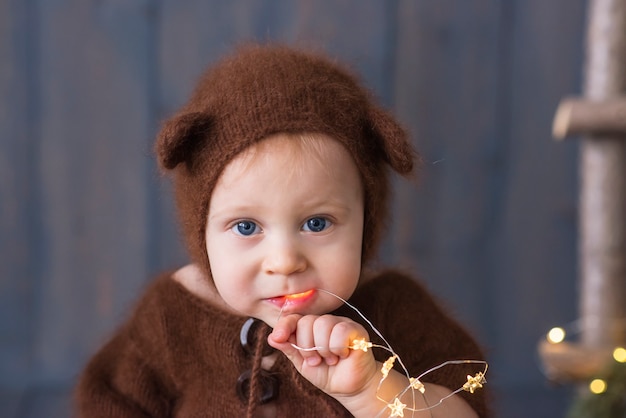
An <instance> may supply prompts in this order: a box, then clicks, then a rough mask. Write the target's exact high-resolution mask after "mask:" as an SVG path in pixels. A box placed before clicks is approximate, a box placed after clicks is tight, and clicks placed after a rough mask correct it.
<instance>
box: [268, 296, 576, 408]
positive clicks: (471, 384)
mask: <svg viewBox="0 0 626 418" xmlns="http://www.w3.org/2000/svg"><path fill="white" fill-rule="evenodd" d="M315 291H321V292H324V293H327V294H329V295H331V296H334V297H335V298H337V299H339V300H340V301H342V302H343V303H344V304H346V305H347V306H348V307H349V308H351V309H353V310H354V311H355V312H356V313H357V314H359V316H360V317H361V318H363V320H364V321H365V322H366V323H367V324H368V325H369V326H370V327H371V328H372V330H373V331H374V333H376V335H378V336H379V337H380V338H381V339H382V340H383V341H384V340H385V338H384V337H383V336H382V334H381V333H380V331H379V330H378V329H376V327H375V326H374V324H372V323H371V322H370V321H369V320H368V319H367V318H366V317H365V316H364V315H363V314H362V313H361V312H360V311H359V310H358V309H357V308H356V307H354V306H353V305H351V304H350V303H349V302H347V301H345V300H344V299H342V298H341V297H339V296H337V295H335V294H334V293H332V292H329V291H327V290H323V289H312V290H308V291H306V292H302V293H294V294H291V295H284V296H282V297H281V298H276V299H284V301H285V303H288V302H289V301H292V300H297V299H305V298H307V297H309V296H311V295H313V293H314V292H315ZM281 313H282V311H281ZM561 331H562V330H561ZM562 334H563V336H565V331H562ZM384 342H385V345H378V344H374V343H372V342H370V341H366V339H365V338H357V339H354V340H352V343H351V344H350V345H349V346H348V347H347V348H349V349H351V350H355V351H356V350H362V351H364V352H367V351H368V350H370V349H372V348H379V349H382V350H386V351H388V352H389V353H390V354H391V356H390V357H388V358H387V360H386V361H385V362H384V363H383V365H382V367H381V369H380V372H381V374H382V377H381V379H380V381H379V384H378V389H377V390H376V396H377V398H378V399H379V400H380V401H383V402H385V403H386V404H387V408H389V409H390V413H389V417H404V412H405V411H411V412H412V413H414V412H421V411H426V410H430V409H432V408H435V407H437V406H439V405H441V404H442V403H443V402H444V401H445V400H447V399H448V398H450V397H451V396H452V395H455V394H457V393H459V392H462V391H467V392H469V393H474V392H475V391H477V390H478V389H480V388H482V387H483V385H484V384H485V383H487V379H485V374H486V373H487V368H488V366H489V365H488V364H487V362H486V361H483V360H448V361H445V362H443V363H441V364H439V365H437V366H434V367H432V368H431V369H429V370H426V371H425V372H423V373H422V374H421V375H419V376H418V377H417V378H414V377H411V376H410V375H409V372H408V370H407V369H406V368H405V366H404V364H402V360H401V359H400V357H399V356H398V355H397V354H395V352H394V351H393V349H392V348H391V346H390V345H389V343H387V342H386V341H384ZM291 346H292V347H294V348H295V349H297V350H300V351H318V350H321V349H323V347H320V346H314V347H308V348H307V347H300V346H298V345H296V344H293V343H292V344H291ZM396 361H397V362H398V365H399V368H400V369H402V371H403V372H404V375H405V376H406V378H407V379H409V386H407V387H406V388H405V389H404V390H403V391H401V392H399V393H398V394H396V397H395V398H393V402H389V401H388V400H387V399H383V398H382V397H381V396H380V395H379V389H380V387H381V385H382V383H383V381H384V380H385V379H386V378H387V377H388V376H389V373H390V372H391V370H392V369H393V367H394V364H395V363H396ZM455 364H456V365H460V364H482V365H483V366H484V370H483V371H482V372H478V373H476V374H475V375H474V376H471V375H468V376H467V381H466V382H465V383H464V384H463V386H462V387H459V388H458V389H456V390H455V391H453V392H452V393H451V394H449V395H447V396H445V397H443V398H441V399H439V401H438V402H434V404H433V405H431V406H427V407H426V408H422V409H413V408H410V407H407V405H406V404H403V403H402V402H401V401H400V399H399V398H398V397H399V396H402V395H403V394H404V393H405V392H406V391H408V390H411V389H413V390H418V391H420V392H421V393H424V392H425V391H426V388H425V386H424V384H423V383H422V382H421V381H420V379H421V378H423V377H424V376H426V375H428V374H429V373H431V372H433V371H435V370H438V369H440V368H442V367H444V366H449V365H455ZM399 371H400V370H399ZM459 383H460V382H459Z"/></svg>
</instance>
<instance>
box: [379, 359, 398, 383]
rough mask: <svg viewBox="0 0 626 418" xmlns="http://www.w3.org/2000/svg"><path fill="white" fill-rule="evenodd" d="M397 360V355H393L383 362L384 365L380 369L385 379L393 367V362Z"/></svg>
mask: <svg viewBox="0 0 626 418" xmlns="http://www.w3.org/2000/svg"><path fill="white" fill-rule="evenodd" d="M395 361H396V356H391V357H389V358H388V359H387V360H386V361H385V362H384V363H383V367H382V368H381V369H380V372H381V373H382V374H383V379H385V378H387V376H388V375H389V371H390V370H391V369H393V363H395Z"/></svg>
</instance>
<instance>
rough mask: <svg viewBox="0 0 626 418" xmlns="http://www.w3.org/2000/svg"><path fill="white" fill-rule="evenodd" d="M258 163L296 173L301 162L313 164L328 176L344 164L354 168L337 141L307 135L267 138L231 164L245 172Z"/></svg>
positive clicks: (278, 135)
mask: <svg viewBox="0 0 626 418" xmlns="http://www.w3.org/2000/svg"><path fill="white" fill-rule="evenodd" d="M259 160H263V161H275V162H279V161H282V163H284V164H285V168H286V169H288V168H289V167H290V166H293V168H294V169H297V167H298V166H299V165H301V164H302V162H303V161H315V162H318V163H319V164H318V165H319V167H320V168H321V169H324V170H326V171H331V172H334V171H335V170H339V171H341V166H342V165H343V164H346V163H348V164H353V165H356V162H355V161H354V159H353V158H352V157H351V156H350V154H349V151H348V150H347V149H346V148H345V147H344V146H343V144H342V143H341V142H340V141H339V140H337V139H334V138H332V137H331V136H329V135H326V134H322V133H308V132H305V133H279V134H274V135H270V136H268V137H266V138H264V139H262V140H261V141H259V142H256V143H254V144H253V145H251V146H249V147H248V148H246V149H245V150H243V151H242V152H241V153H240V154H239V155H237V156H236V157H235V158H234V159H233V161H231V163H235V164H238V165H240V166H243V167H244V168H245V167H246V166H249V165H251V164H254V163H256V162H258V161H259ZM346 160H347V161H346ZM229 165H230V164H229Z"/></svg>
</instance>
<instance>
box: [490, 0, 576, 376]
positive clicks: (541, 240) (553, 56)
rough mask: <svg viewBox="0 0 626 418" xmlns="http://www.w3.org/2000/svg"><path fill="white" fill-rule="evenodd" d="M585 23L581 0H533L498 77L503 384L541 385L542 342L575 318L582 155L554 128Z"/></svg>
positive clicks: (520, 14)
mask: <svg viewBox="0 0 626 418" xmlns="http://www.w3.org/2000/svg"><path fill="white" fill-rule="evenodd" d="M584 15H585V9H584V2H582V1H578V2H571V1H565V0H562V1H555V2H550V3H549V4H548V3H546V2H541V1H536V0H533V1H527V2H518V3H517V4H516V5H515V8H514V9H513V16H514V18H515V21H514V22H511V24H512V27H513V31H512V32H511V33H510V36H511V38H510V41H509V43H508V46H507V50H508V51H510V52H509V55H508V56H506V57H505V59H507V60H509V61H508V63H507V67H508V68H507V69H508V71H507V73H504V74H502V76H503V82H504V83H506V85H509V86H511V87H510V88H511V91H510V93H509V96H508V98H507V101H506V102H505V103H502V104H501V106H505V107H506V108H507V113H506V115H507V116H508V120H503V121H502V123H503V125H501V127H500V129H501V130H500V133H501V134H503V135H505V136H506V143H505V144H504V147H503V149H502V155H501V158H502V161H503V163H504V164H503V167H502V171H501V172H500V174H499V175H500V176H502V178H503V183H502V187H501V189H500V190H499V191H498V192H497V193H499V202H498V212H499V213H500V214H501V216H500V217H499V218H498V219H497V220H496V223H495V224H494V225H493V227H494V231H493V232H494V235H493V244H494V246H493V248H492V251H491V254H490V255H491V257H492V259H493V260H494V264H493V270H492V271H491V274H492V282H491V288H492V295H493V299H492V300H491V303H492V304H493V306H494V309H495V312H497V313H498V315H497V316H495V317H494V318H492V319H491V320H492V321H493V323H494V324H495V326H496V327H497V329H498V330H499V332H498V333H497V334H496V335H497V336H496V338H495V339H494V342H495V344H496V345H497V346H498V347H499V348H498V353H497V354H496V356H495V359H496V361H497V363H498V364H499V365H502V366H504V367H506V371H505V374H504V375H503V376H502V383H503V384H514V383H518V384H519V383H520V382H526V383H527V384H537V383H538V382H540V381H541V379H542V376H541V375H539V371H538V368H537V367H531V366H532V365H535V364H536V354H535V349H536V348H535V347H536V339H537V338H540V337H541V335H542V334H543V333H544V332H546V331H547V330H548V329H549V328H551V327H552V326H554V322H557V323H560V324H561V325H562V324H564V323H566V322H567V321H571V320H573V319H574V318H575V317H576V309H575V306H576V303H575V300H576V298H575V294H576V286H575V277H576V246H575V245H576V235H575V232H576V212H577V203H578V202H577V161H576V155H577V147H576V144H574V143H571V144H558V143H555V142H554V141H553V140H552V139H551V137H550V135H551V128H550V127H551V118H552V115H553V114H554V110H555V109H556V106H557V104H558V102H559V100H560V98H561V97H563V96H564V95H566V94H568V93H572V92H576V91H578V90H579V89H580V70H579V68H580V62H581V59H582V39H583V38H582V30H583V27H584V24H583V23H584ZM548 249H549V250H548ZM512 302H514V303H512ZM511 358H515V359H516V361H515V362H511V361H510V359H511ZM532 382H535V383H532Z"/></svg>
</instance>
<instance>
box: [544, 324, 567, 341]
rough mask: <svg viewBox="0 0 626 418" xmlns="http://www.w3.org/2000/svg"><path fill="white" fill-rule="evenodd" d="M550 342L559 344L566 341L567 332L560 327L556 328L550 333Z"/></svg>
mask: <svg viewBox="0 0 626 418" xmlns="http://www.w3.org/2000/svg"><path fill="white" fill-rule="evenodd" d="M547 338H548V342H550V343H552V344H558V343H560V342H563V340H564V339H565V330H564V329H563V328H560V327H554V328H552V329H551V330H550V332H548V336H547Z"/></svg>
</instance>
